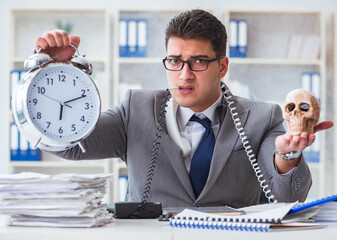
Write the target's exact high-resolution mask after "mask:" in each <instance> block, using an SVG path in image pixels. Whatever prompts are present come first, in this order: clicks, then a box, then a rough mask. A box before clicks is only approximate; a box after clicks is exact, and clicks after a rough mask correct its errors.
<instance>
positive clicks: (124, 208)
mask: <svg viewBox="0 0 337 240" xmlns="http://www.w3.org/2000/svg"><path fill="white" fill-rule="evenodd" d="M221 84H222V85H221V88H222V90H223V94H224V98H225V100H226V102H227V104H228V108H229V110H230V114H231V116H232V119H233V121H234V124H235V128H236V130H237V132H238V134H239V137H240V139H241V142H242V144H243V147H244V149H245V151H246V154H247V157H248V160H249V161H250V164H251V165H252V168H253V170H254V172H255V176H256V178H257V180H258V181H259V183H260V186H261V188H262V191H263V192H264V194H265V196H266V198H267V199H268V202H269V203H277V200H276V199H275V196H274V195H273V194H272V193H271V190H270V188H269V185H268V184H267V183H266V180H265V179H264V177H263V174H262V172H261V169H260V167H259V164H258V162H257V160H256V157H255V154H254V153H253V150H252V149H251V145H250V143H249V140H248V137H247V136H246V133H245V132H244V131H243V130H244V129H243V127H242V126H241V125H242V124H241V121H240V118H239V117H238V116H237V115H238V113H237V112H236V107H235V106H234V105H235V103H234V101H233V100H232V98H233V96H232V94H231V92H230V91H229V90H228V89H226V85H225V84H224V83H221ZM170 98H171V94H170V92H169V90H167V92H166V93H165V96H164V98H163V99H162V100H161V101H162V105H161V108H160V109H161V110H160V114H159V119H158V124H157V129H156V136H155V138H154V141H153V145H152V152H151V158H150V162H149V167H148V171H147V177H146V182H145V186H144V190H143V193H142V200H141V202H120V203H115V209H114V214H115V215H114V216H115V217H116V218H157V217H159V216H160V215H161V214H162V206H161V204H160V203H152V202H148V201H147V200H148V198H149V195H150V190H151V184H152V180H153V174H154V170H155V166H156V163H157V156H158V150H159V146H160V141H159V140H160V138H161V134H162V132H163V125H164V124H165V113H166V110H165V109H166V107H167V102H168V100H169V99H170Z"/></svg>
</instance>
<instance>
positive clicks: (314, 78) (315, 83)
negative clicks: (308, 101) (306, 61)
mask: <svg viewBox="0 0 337 240" xmlns="http://www.w3.org/2000/svg"><path fill="white" fill-rule="evenodd" d="M311 92H312V93H313V94H314V95H315V96H316V97H317V98H318V100H319V101H320V99H321V75H320V74H319V73H318V72H313V73H312V74H311Z"/></svg>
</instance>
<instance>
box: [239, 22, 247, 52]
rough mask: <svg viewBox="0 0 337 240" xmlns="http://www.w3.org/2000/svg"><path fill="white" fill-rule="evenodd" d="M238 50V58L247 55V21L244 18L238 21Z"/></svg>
mask: <svg viewBox="0 0 337 240" xmlns="http://www.w3.org/2000/svg"><path fill="white" fill-rule="evenodd" d="M238 33H239V34H238V35H239V39H238V52H239V57H240V58H246V57H247V44H248V22H247V21H246V20H239V21H238Z"/></svg>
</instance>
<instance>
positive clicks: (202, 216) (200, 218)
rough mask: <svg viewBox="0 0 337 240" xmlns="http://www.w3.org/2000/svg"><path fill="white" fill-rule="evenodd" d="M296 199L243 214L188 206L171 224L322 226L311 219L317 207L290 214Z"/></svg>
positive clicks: (249, 227) (262, 227) (227, 227)
mask: <svg viewBox="0 0 337 240" xmlns="http://www.w3.org/2000/svg"><path fill="white" fill-rule="evenodd" d="M296 204H297V202H295V203H281V204H273V205H270V204H267V205H265V207H266V210H265V211H261V212H257V213H251V214H247V215H241V216H226V217H223V216H219V215H215V214H209V213H203V212H199V211H194V210H191V209H185V210H183V211H182V212H181V213H179V214H177V215H176V216H175V217H172V218H171V220H170V225H171V226H172V227H182V228H199V229H219V230H234V231H235V230H236V231H258V232H259V231H261V232H269V231H275V230H286V229H288V230H289V229H308V228H321V227H324V226H325V225H322V224H317V223H313V222H310V221H308V219H309V218H310V217H312V216H314V215H316V214H317V212H318V208H311V209H307V210H304V211H303V212H301V213H297V214H293V215H288V216H286V215H287V213H288V212H289V211H290V210H291V209H292V208H293V207H295V205H296Z"/></svg>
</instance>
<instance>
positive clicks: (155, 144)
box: [134, 90, 171, 218]
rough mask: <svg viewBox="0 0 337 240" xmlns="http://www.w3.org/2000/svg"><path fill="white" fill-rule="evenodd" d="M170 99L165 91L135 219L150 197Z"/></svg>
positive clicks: (168, 92) (169, 95)
mask: <svg viewBox="0 0 337 240" xmlns="http://www.w3.org/2000/svg"><path fill="white" fill-rule="evenodd" d="M170 98H171V94H170V91H169V90H167V91H166V93H165V96H164V97H163V98H162V99H161V102H162V103H161V106H160V113H159V118H158V124H157V126H156V136H155V138H154V140H153V144H152V151H151V157H150V163H149V167H148V170H147V176H146V181H145V186H144V190H143V193H142V200H141V202H140V204H139V206H138V211H137V212H136V213H134V217H136V218H137V216H138V215H139V214H140V213H141V212H142V211H143V210H144V208H145V205H146V203H147V200H148V198H149V195H150V190H151V184H152V179H153V174H154V170H155V167H156V163H157V157H158V150H159V146H160V141H159V139H160V138H161V135H162V132H163V131H164V130H163V126H164V125H165V114H166V107H167V102H168V101H169V100H170Z"/></svg>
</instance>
